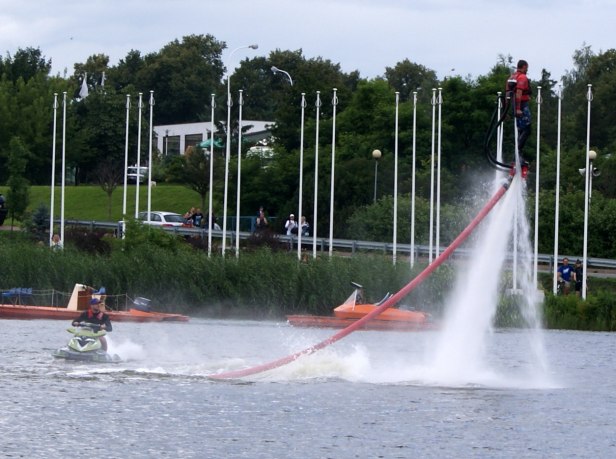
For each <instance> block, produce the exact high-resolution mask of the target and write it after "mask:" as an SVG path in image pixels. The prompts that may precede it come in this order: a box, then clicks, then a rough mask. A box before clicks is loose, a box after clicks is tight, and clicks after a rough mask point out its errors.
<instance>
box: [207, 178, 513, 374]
mask: <svg viewBox="0 0 616 459" xmlns="http://www.w3.org/2000/svg"><path fill="white" fill-rule="evenodd" d="M514 178H515V169H513V170H511V173H510V175H509V177H508V179H507V180H505V181H504V183H503V184H502V186H500V187H499V189H498V190H497V191H496V193H495V194H494V196H492V198H491V199H490V200H489V201H488V203H487V204H486V205H485V206H484V207H483V209H481V211H480V212H479V213H478V214H477V216H476V217H475V218H474V219H473V220H472V221H471V222H470V223H469V224H468V226H467V227H466V228H465V229H464V230H463V231H462V232H461V233H460V234H459V235H458V237H456V239H454V241H453V242H452V243H451V244H450V245H449V246H448V247H447V248H446V249H445V250H443V252H442V253H441V254H440V255H439V256H438V257H437V258H436V259H435V260H434V261H433V262H432V263H430V264H429V265H428V266H427V267H426V268H425V269H424V270H423V271H422V272H421V273H419V274H418V275H417V277H415V278H414V279H413V280H411V281H410V282H409V283H408V284H406V285H405V286H404V287H402V288H401V289H400V290H399V291H398V292H397V293H395V294H394V295H392V296H391V297H389V298H388V299H387V300H386V301H384V302H383V304H381V305H380V306H379V307H378V308H376V309H374V310H373V311H371V312H370V313H369V314H367V315H365V316H364V317H362V318H361V319H358V320H357V321H356V322H353V323H352V324H351V325H349V326H348V327H346V328H344V329H342V330H340V331H339V332H338V333H336V334H334V335H333V336H331V337H329V338H327V339H326V340H324V341H321V342H320V343H318V344H315V345H313V346H311V347H309V348H307V349H304V350H302V351H298V352H295V353H294V354H290V355H288V356H286V357H283V358H280V359H278V360H274V361H272V362H269V363H264V364H261V365H257V366H254V367H250V368H245V369H241V370H235V371H227V372H223V373H218V374H213V375H209V378H211V379H236V378H243V377H245V376H251V375H254V374H258V373H263V372H265V371H268V370H273V369H275V368H278V367H281V366H283V365H287V364H289V363H292V362H294V361H296V360H297V359H299V358H300V357H302V356H307V355H310V354H313V353H315V352H316V351H318V350H321V349H323V348H325V347H327V346H329V345H331V344H334V343H335V342H337V341H339V340H341V339H342V338H344V337H346V336H347V335H349V334H351V333H352V332H354V331H355V330H357V329H359V328H361V327H362V326H363V325H364V324H365V323H366V322H368V321H369V320H372V319H374V318H375V317H376V316H378V315H379V314H381V313H382V312H383V311H385V310H386V309H388V308H391V307H392V306H394V305H396V304H397V303H398V302H399V301H400V300H402V298H404V297H405V296H406V295H408V294H409V293H410V292H411V291H412V290H413V289H415V288H416V287H417V286H418V285H419V284H421V283H422V282H423V281H424V280H425V279H426V278H427V277H428V276H429V275H430V274H431V273H432V272H433V271H435V270H436V268H438V267H439V266H440V265H441V264H442V263H443V262H444V261H445V260H447V259H448V258H449V257H450V256H451V255H452V254H453V252H454V251H455V250H456V249H457V248H458V247H459V246H460V244H462V242H464V241H465V240H466V239H467V238H468V237H469V236H470V235H471V233H472V232H473V230H475V228H476V227H477V226H478V225H479V223H481V221H482V220H483V219H484V218H485V217H486V216H487V215H488V214H489V213H490V211H491V210H492V209H493V208H494V206H495V205H496V204H497V203H498V202H499V201H500V199H501V198H502V197H503V196H504V195H505V193H506V191H507V190H508V189H509V185H510V184H511V181H512V180H513V179H514Z"/></svg>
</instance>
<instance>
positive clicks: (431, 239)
mask: <svg viewBox="0 0 616 459" xmlns="http://www.w3.org/2000/svg"><path fill="white" fill-rule="evenodd" d="M430 103H431V104H432V154H431V160H430V235H429V237H428V252H429V253H428V263H432V255H433V243H434V242H433V241H434V137H435V129H436V126H435V123H436V89H435V88H432V100H431V101H430Z"/></svg>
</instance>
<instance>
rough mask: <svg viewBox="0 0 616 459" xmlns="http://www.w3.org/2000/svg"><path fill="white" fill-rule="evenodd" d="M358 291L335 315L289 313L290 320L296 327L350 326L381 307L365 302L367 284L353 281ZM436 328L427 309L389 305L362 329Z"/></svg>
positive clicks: (406, 329)
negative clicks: (416, 309)
mask: <svg viewBox="0 0 616 459" xmlns="http://www.w3.org/2000/svg"><path fill="white" fill-rule="evenodd" d="M353 286H354V287H355V290H354V291H353V293H352V294H351V296H349V297H348V298H347V299H346V301H345V302H344V303H342V304H341V305H340V306H338V307H337V308H335V309H334V315H333V316H313V315H289V316H287V321H288V322H289V324H290V325H293V326H295V327H316V328H346V327H348V326H349V325H351V324H352V323H354V322H356V321H357V320H359V319H361V318H362V317H364V316H366V315H368V314H369V313H370V312H372V311H374V310H375V309H376V308H378V307H379V305H381V304H382V303H383V302H384V301H385V300H387V298H389V296H390V295H389V294H387V295H386V296H385V298H383V299H382V300H381V301H379V302H378V303H363V287H362V286H361V285H359V284H355V283H353ZM434 328H435V325H434V322H433V321H432V316H431V315H430V314H429V313H427V312H423V311H411V310H406V309H395V308H389V309H386V310H385V311H383V312H382V313H381V314H379V315H378V316H376V317H375V318H374V319H372V320H369V321H368V322H366V323H365V324H364V325H363V326H362V327H360V328H359V329H360V330H397V331H418V330H432V329H434Z"/></svg>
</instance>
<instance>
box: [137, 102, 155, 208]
mask: <svg viewBox="0 0 616 459" xmlns="http://www.w3.org/2000/svg"><path fill="white" fill-rule="evenodd" d="M153 132H154V91H150V143H149V145H148V220H149V219H150V213H151V212H152V135H153ZM137 180H139V177H137Z"/></svg>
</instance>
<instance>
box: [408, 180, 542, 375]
mask: <svg viewBox="0 0 616 459" xmlns="http://www.w3.org/2000/svg"><path fill="white" fill-rule="evenodd" d="M524 188H525V182H524V181H523V180H522V179H521V174H516V177H515V178H514V180H513V181H512V183H511V186H510V189H509V191H508V192H507V194H506V195H505V197H504V199H503V201H502V202H501V203H500V204H499V205H498V206H497V207H496V208H495V209H494V210H493V213H492V214H491V215H490V216H489V217H488V218H487V219H486V223H487V225H486V226H485V227H484V228H483V230H482V233H481V235H480V237H479V238H477V241H478V243H477V247H475V249H474V252H473V256H472V258H471V261H470V262H469V264H468V266H467V269H465V270H464V272H463V273H461V274H460V276H459V279H458V283H457V286H456V288H455V289H454V291H453V294H452V298H451V300H450V301H449V303H448V304H449V309H448V312H447V314H446V317H445V319H444V323H443V328H442V332H441V333H440V335H439V338H438V340H437V343H436V346H435V348H434V349H433V355H431V356H430V357H429V362H430V363H429V364H428V366H427V367H426V368H424V369H423V370H424V374H423V375H421V376H420V378H421V379H422V380H425V381H428V382H430V383H435V384H445V385H466V384H490V385H491V384H494V383H497V384H498V380H503V379H504V378H503V376H499V375H497V374H496V373H495V370H494V369H493V368H491V367H490V365H489V363H488V355H487V352H488V349H489V344H490V342H489V338H490V337H491V336H492V335H493V333H494V330H493V326H492V323H493V319H494V316H495V314H496V308H497V305H498V302H499V287H500V286H501V275H502V272H503V267H504V266H505V264H506V261H507V253H508V252H510V251H511V252H515V251H516V250H517V251H518V253H519V255H520V256H519V259H518V263H517V264H516V265H517V268H518V272H517V273H515V274H516V276H517V281H516V283H517V286H516V287H517V288H516V290H515V292H516V293H517V294H518V295H519V298H518V303H519V304H520V305H521V306H520V308H521V313H522V315H523V317H524V319H525V322H526V323H527V325H528V333H524V334H523V335H522V336H526V337H527V338H528V340H529V341H528V343H527V345H528V346H529V348H530V349H531V353H532V354H533V355H532V356H529V360H531V361H532V363H531V366H532V370H531V371H530V374H529V375H526V376H525V378H527V377H529V376H530V377H532V379H533V380H536V379H537V378H539V379H540V380H545V371H546V365H545V356H544V350H543V344H542V340H541V332H540V317H539V314H538V312H537V308H536V304H537V302H536V291H535V288H534V284H533V282H532V279H531V277H532V269H531V262H532V260H531V249H530V242H529V225H528V221H527V219H526V218H525V215H526V212H525V205H524V195H525V193H524ZM516 210H517V215H518V218H515V215H516ZM516 224H517V225H518V228H517V231H518V237H517V238H516V239H517V243H518V247H512V246H511V245H510V241H511V235H512V232H513V231H514V228H515V225H516ZM516 276H513V277H516ZM520 339H522V338H520Z"/></svg>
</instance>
